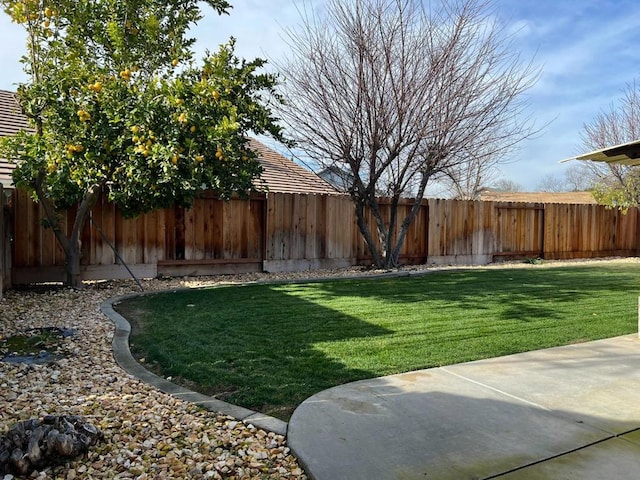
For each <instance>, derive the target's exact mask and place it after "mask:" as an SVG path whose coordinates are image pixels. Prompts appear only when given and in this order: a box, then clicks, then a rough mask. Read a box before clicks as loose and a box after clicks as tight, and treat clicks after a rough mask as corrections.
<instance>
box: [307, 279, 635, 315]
mask: <svg viewBox="0 0 640 480" xmlns="http://www.w3.org/2000/svg"><path fill="white" fill-rule="evenodd" d="M634 270H635V271H634ZM636 272H637V268H635V269H626V268H616V269H613V268H608V269H603V268H602V267H598V266H587V267H566V268H540V269H531V268H522V269H518V268H508V269H486V270H482V269H478V270H463V271H449V272H447V271H444V272H428V273H424V274H418V275H412V276H410V277H401V278H393V277H391V278H385V279H379V278H377V279H373V278H372V279H367V278H362V279H357V280H346V281H334V282H324V283H319V284H317V287H316V288H317V290H318V291H319V295H320V296H323V297H324V298H334V297H339V296H348V297H360V298H373V299H376V300H378V301H380V302H383V303H387V304H409V303H419V302H443V303H445V304H447V305H451V306H456V307H458V308H462V309H466V310H469V311H476V310H490V309H492V308H493V305H492V304H496V303H499V305H500V308H499V309H498V311H497V312H496V313H497V315H498V319H505V320H520V321H525V322H526V321H530V319H535V318H548V319H553V318H557V319H562V318H563V316H564V313H563V312H562V310H561V309H559V308H558V307H559V306H562V305H563V304H570V303H576V302H579V301H580V300H583V299H591V298H594V297H606V296H608V295H611V294H615V293H618V292H638V291H639V290H640V272H637V273H636ZM588 313H589V314H590V313H592V312H588Z"/></svg>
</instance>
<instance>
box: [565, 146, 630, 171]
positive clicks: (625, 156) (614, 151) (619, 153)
mask: <svg viewBox="0 0 640 480" xmlns="http://www.w3.org/2000/svg"><path fill="white" fill-rule="evenodd" d="M574 159H575V160H591V161H592V162H605V163H617V164H620V165H640V140H635V141H633V142H629V143H623V144H621V145H614V146H613V147H607V148H602V149H600V150H596V151H594V152H590V153H585V154H583V155H578V156H576V157H572V158H567V159H566V160H561V161H562V162H567V161H569V160H574Z"/></svg>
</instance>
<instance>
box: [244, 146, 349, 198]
mask: <svg viewBox="0 0 640 480" xmlns="http://www.w3.org/2000/svg"><path fill="white" fill-rule="evenodd" d="M249 146H250V147H251V149H252V150H255V151H256V152H257V153H258V160H259V161H260V164H261V165H262V168H263V172H262V177H261V178H260V180H258V182H257V183H258V185H256V187H257V188H258V189H260V190H264V189H265V187H266V188H267V189H268V191H269V192H274V193H324V194H331V195H336V194H338V193H339V192H338V191H337V190H336V189H335V188H334V187H333V186H332V185H331V184H330V183H328V182H326V181H325V180H323V179H322V178H320V177H319V176H318V175H316V174H315V173H313V172H312V171H310V170H307V169H306V168H304V167H301V166H300V165H298V164H297V163H295V162H294V161H292V160H289V159H288V158H286V157H285V156H284V155H281V154H279V153H278V152H276V151H275V150H272V149H270V148H268V147H267V146H266V145H264V144H263V143H261V142H259V141H258V140H256V139H254V138H252V139H250V142H249Z"/></svg>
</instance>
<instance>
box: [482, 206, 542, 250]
mask: <svg viewBox="0 0 640 480" xmlns="http://www.w3.org/2000/svg"><path fill="white" fill-rule="evenodd" d="M496 219H497V222H498V225H497V232H496V233H497V234H496V251H495V252H494V254H493V255H494V258H495V259H496V260H500V259H505V260H508V259H511V258H523V257H529V258H542V257H543V256H544V204H540V203H520V204H513V203H512V204H504V203H498V204H496Z"/></svg>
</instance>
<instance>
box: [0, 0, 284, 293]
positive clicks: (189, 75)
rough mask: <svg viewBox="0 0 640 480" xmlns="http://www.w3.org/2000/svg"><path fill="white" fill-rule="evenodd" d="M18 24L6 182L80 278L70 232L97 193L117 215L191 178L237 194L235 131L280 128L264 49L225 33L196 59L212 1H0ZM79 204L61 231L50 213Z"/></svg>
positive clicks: (250, 156) (0, 147)
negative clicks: (15, 109) (241, 53)
mask: <svg viewBox="0 0 640 480" xmlns="http://www.w3.org/2000/svg"><path fill="white" fill-rule="evenodd" d="M0 3H1V4H2V6H3V8H4V11H5V12H6V13H7V14H8V15H10V16H11V18H12V20H13V21H14V22H17V23H19V24H21V25H22V26H24V28H25V32H26V37H27V46H28V50H27V51H28V53H27V55H25V56H24V58H23V64H24V68H25V71H26V72H27V74H28V78H29V80H28V82H26V83H24V84H21V85H20V86H19V88H18V93H17V94H18V98H19V101H20V105H21V108H22V110H23V112H24V113H25V115H26V116H27V117H28V118H29V121H30V123H31V127H32V128H31V129H30V130H29V131H23V132H21V133H19V134H18V135H15V136H13V137H10V138H7V139H5V140H4V141H3V142H2V144H0V155H2V156H4V157H6V158H10V159H13V160H14V161H16V163H17V168H16V170H15V173H14V182H15V183H16V185H17V186H19V187H21V188H26V189H28V190H29V191H30V192H32V194H33V197H34V198H35V199H36V200H37V201H38V202H40V203H41V204H42V205H43V207H44V211H45V212H46V222H45V223H46V224H47V226H49V227H51V228H52V229H53V231H54V232H55V235H56V238H57V239H58V241H59V242H60V244H61V245H62V248H63V249H64V252H65V254H66V264H67V275H66V283H67V284H69V285H73V286H80V285H81V277H80V257H81V245H80V241H79V239H80V234H81V231H82V229H83V227H84V225H85V223H86V221H87V218H88V214H89V211H90V209H91V207H92V206H93V205H94V204H95V202H96V201H97V199H98V198H99V197H100V195H102V194H106V195H107V196H108V198H109V199H110V200H111V201H113V202H115V203H116V204H117V205H118V206H119V207H120V208H121V209H122V210H123V211H124V213H125V214H127V215H130V216H134V215H137V214H140V213H144V212H146V211H149V210H152V209H154V208H160V207H167V206H171V205H175V204H177V205H181V206H188V205H189V204H190V203H191V202H192V201H193V199H194V198H195V196H196V195H198V193H199V192H201V191H202V189H203V188H211V189H214V190H215V191H216V192H217V193H218V194H219V195H220V196H221V197H222V198H228V197H230V196H231V195H233V194H235V193H239V194H246V193H247V192H248V191H249V189H250V188H251V185H252V182H253V180H254V179H255V178H256V177H257V176H259V174H260V173H261V169H260V166H259V163H258V162H257V160H256V158H255V153H254V152H253V151H251V150H250V149H249V148H248V145H247V142H246V138H247V135H248V134H249V133H250V132H252V133H253V134H268V135H271V136H273V137H275V138H278V139H282V136H281V129H280V127H279V126H278V125H277V123H276V120H277V119H276V118H275V117H274V115H273V114H272V111H271V106H270V102H277V101H278V97H277V95H276V94H275V91H274V88H275V86H276V78H275V76H273V75H270V74H266V73H260V70H261V67H263V65H264V61H263V60H260V59H256V60H253V61H245V60H241V59H239V58H237V57H236V56H235V54H234V41H233V39H231V40H229V42H228V43H226V44H224V45H222V46H220V47H219V48H218V49H217V50H216V51H215V52H213V53H211V52H207V54H206V55H205V57H204V59H202V60H198V61H196V59H194V53H193V44H194V39H192V38H189V37H188V36H187V32H188V29H189V28H190V27H192V26H193V25H194V24H195V23H196V22H197V21H198V20H200V19H201V18H202V10H201V8H200V6H204V5H205V4H206V5H208V7H211V8H212V9H213V10H214V11H215V12H217V13H218V14H224V13H227V12H228V10H229V9H230V5H229V4H228V3H227V2H225V1H223V0H209V1H207V2H197V1H195V0H187V1H185V0H170V1H166V0H162V1H160V0H131V1H127V2H122V1H119V0H103V1H100V2H96V1H90V0H81V1H77V0H73V1H56V2H52V1H47V0H44V1H43V0H2V1H0ZM70 207H76V208H74V209H73V210H72V211H77V214H76V217H75V221H74V223H73V225H72V227H71V228H70V229H69V230H68V231H67V230H66V229H64V228H63V226H62V225H61V223H60V221H59V212H60V211H61V210H64V209H69V208H70Z"/></svg>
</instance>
